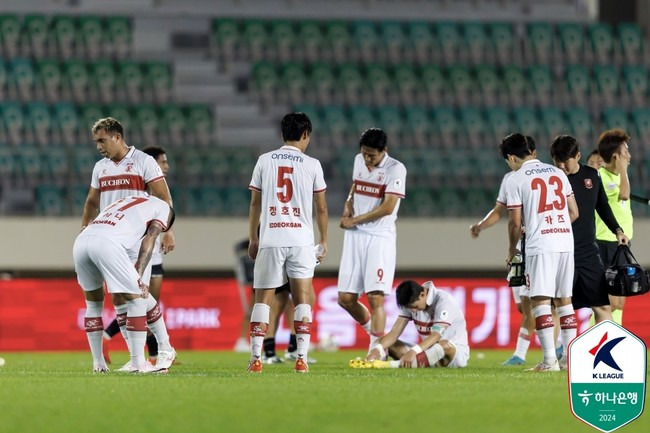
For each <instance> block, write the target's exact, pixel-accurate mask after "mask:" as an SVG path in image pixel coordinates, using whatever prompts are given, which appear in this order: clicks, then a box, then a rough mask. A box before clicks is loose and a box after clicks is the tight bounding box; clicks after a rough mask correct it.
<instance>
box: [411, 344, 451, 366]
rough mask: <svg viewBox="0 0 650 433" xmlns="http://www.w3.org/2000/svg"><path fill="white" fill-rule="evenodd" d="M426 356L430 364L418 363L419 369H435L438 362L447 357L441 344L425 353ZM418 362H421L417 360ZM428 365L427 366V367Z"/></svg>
mask: <svg viewBox="0 0 650 433" xmlns="http://www.w3.org/2000/svg"><path fill="white" fill-rule="evenodd" d="M423 354H425V355H426V359H425V360H427V361H429V362H428V363H424V362H418V367H434V366H435V365H436V363H437V362H438V361H440V360H441V359H442V358H444V357H445V349H443V348H442V346H441V345H440V344H439V343H436V344H434V345H433V346H432V347H430V348H428V349H427V350H425V351H424V352H423ZM416 361H420V360H419V359H416ZM425 364H426V365H425Z"/></svg>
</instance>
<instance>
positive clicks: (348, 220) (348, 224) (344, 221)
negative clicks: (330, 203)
mask: <svg viewBox="0 0 650 433" xmlns="http://www.w3.org/2000/svg"><path fill="white" fill-rule="evenodd" d="M339 226H340V227H341V228H342V229H351V228H354V227H355V226H356V224H355V223H354V218H352V217H345V216H344V217H343V218H341V224H339Z"/></svg>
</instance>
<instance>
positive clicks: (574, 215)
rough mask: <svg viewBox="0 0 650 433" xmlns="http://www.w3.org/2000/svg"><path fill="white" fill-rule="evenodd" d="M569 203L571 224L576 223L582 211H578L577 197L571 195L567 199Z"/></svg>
mask: <svg viewBox="0 0 650 433" xmlns="http://www.w3.org/2000/svg"><path fill="white" fill-rule="evenodd" d="M567 203H568V205H569V218H570V219H571V222H574V221H575V220H577V219H578V217H579V216H580V211H578V203H576V196H575V195H574V194H571V195H570V196H568V197H567Z"/></svg>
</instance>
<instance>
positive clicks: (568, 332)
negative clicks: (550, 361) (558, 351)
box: [557, 304, 578, 357]
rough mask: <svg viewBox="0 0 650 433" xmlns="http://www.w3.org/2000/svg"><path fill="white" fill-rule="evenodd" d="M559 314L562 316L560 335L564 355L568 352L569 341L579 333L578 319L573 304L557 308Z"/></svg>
mask: <svg viewBox="0 0 650 433" xmlns="http://www.w3.org/2000/svg"><path fill="white" fill-rule="evenodd" d="M557 315H558V317H559V318H560V336H561V337H562V345H563V346H564V355H563V356H565V357H566V356H567V355H566V354H567V353H568V352H567V350H568V348H569V343H570V342H571V341H572V340H573V339H574V338H576V336H577V335H578V321H577V320H576V315H575V311H574V310H573V305H571V304H569V305H563V306H561V307H558V308H557Z"/></svg>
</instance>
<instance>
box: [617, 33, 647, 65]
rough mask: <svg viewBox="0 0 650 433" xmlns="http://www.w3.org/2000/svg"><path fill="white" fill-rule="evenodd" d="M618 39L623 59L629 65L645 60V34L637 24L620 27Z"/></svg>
mask: <svg viewBox="0 0 650 433" xmlns="http://www.w3.org/2000/svg"><path fill="white" fill-rule="evenodd" d="M618 39H619V41H620V44H621V51H622V52H623V59H624V60H625V62H627V63H629V64H638V63H639V62H640V61H641V59H642V58H643V48H644V47H643V34H642V32H641V28H640V27H639V25H638V24H636V23H621V24H619V25H618Z"/></svg>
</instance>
